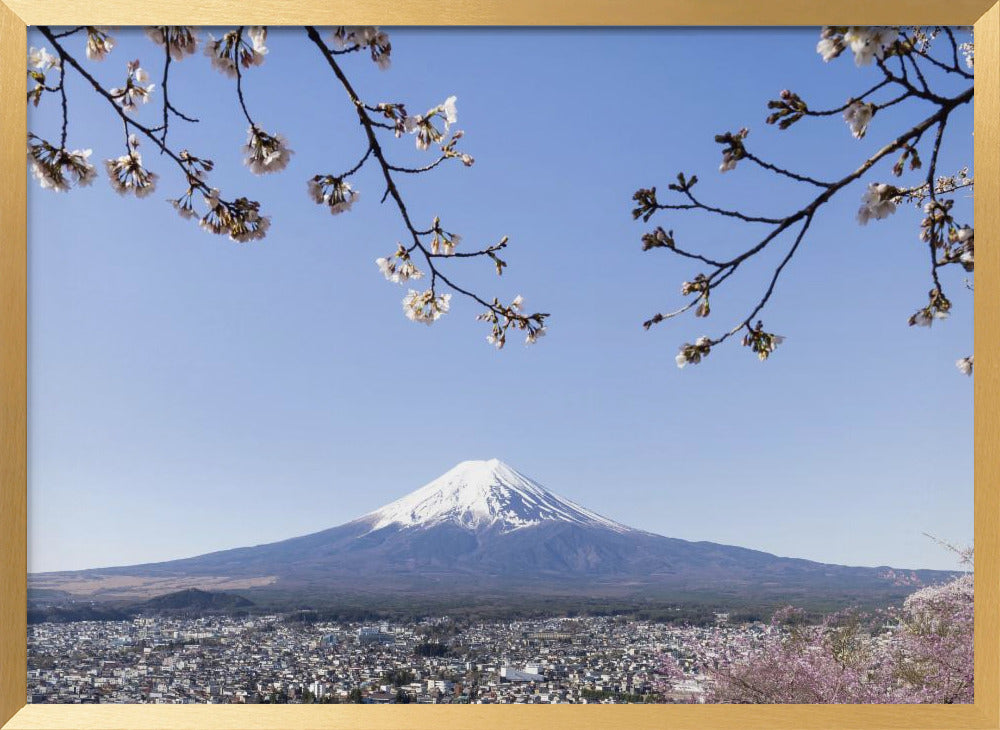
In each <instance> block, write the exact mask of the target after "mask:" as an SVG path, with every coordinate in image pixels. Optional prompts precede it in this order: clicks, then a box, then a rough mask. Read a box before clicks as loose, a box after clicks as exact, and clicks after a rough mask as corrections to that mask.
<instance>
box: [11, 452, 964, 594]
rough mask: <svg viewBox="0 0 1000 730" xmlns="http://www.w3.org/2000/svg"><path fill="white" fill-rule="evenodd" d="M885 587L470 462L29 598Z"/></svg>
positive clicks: (68, 578) (53, 578)
mask: <svg viewBox="0 0 1000 730" xmlns="http://www.w3.org/2000/svg"><path fill="white" fill-rule="evenodd" d="M361 486H363V485H359V487H361ZM665 488H667V486H665ZM178 531H179V534H183V526H180V527H179V530H178ZM897 572H898V571H897ZM907 572H909V571H907ZM891 575H892V573H891V572H890V571H889V570H888V569H887V568H884V567H882V568H857V567H846V566H842V565H828V564H825V563H815V562H811V561H808V560H799V559H795V558H781V557H777V556H774V555H770V554H768V553H764V552H760V551H757V550H748V549H746V548H740V547H734V546H730V545H719V544H716V543H711V542H689V541H687V540H679V539H676V538H671V537H664V536H662V535H655V534H653V533H649V532H644V531H642V530H636V529H632V528H630V527H627V526H625V525H622V524H620V523H618V522H615V521H613V520H610V519H607V518H606V517H602V516H601V515H598V514H596V513H594V512H592V511H590V510H588V509H586V508H584V507H581V506H580V505H578V504H575V503H574V502H572V501H570V500H568V499H565V498H563V497H560V496H557V495H556V494H554V493H553V492H550V491H549V490H547V489H545V488H544V487H542V486H541V485H539V484H538V483H537V482H535V481H533V480H532V479H530V478H528V477H526V476H524V475H523V474H521V473H520V472H518V471H516V470H515V469H513V468H512V467H510V466H508V465H506V464H504V463H503V462H501V461H498V460H497V459H490V460H488V461H464V462H462V463H460V464H458V465H457V466H455V467H454V468H452V469H451V470H450V471H448V472H446V473H445V474H443V475H442V476H440V477H439V478H437V479H435V480H434V481H432V482H430V483H429V484H427V485H425V486H423V487H421V488H420V489H417V490H416V491H414V492H411V493H409V494H407V495H406V496H404V497H402V498H401V499H398V500H396V501H395V502H391V503H389V504H387V505H385V506H384V507H382V508H380V509H377V510H375V511H374V512H370V513H368V514H367V515H364V516H362V517H359V518H358V519H356V520H353V521H351V522H347V523H345V524H342V525H340V526H338V527H332V528H330V529H327V530H323V531H321V532H316V533H313V534H311V535H304V536H302V537H295V538H291V539H288V540H282V541H280V542H273V543H269V544H266V545H256V546H254V547H244V548H236V549H233V550H222V551H219V552H215V553H208V554H206V555H199V556H197V557H193V558H186V559H183V560H172V561H169V562H163V563H150V564H146V565H132V566H125V567H115V568H104V569H97V570H86V571H74V572H67V573H43V574H36V575H31V576H29V587H31V588H32V589H33V590H34V591H39V590H41V591H48V592H49V593H50V594H51V593H52V592H56V593H58V594H67V595H71V596H75V597H80V596H88V597H89V598H90V599H101V598H114V599H126V598H135V597H138V596H145V597H148V596H150V595H155V594H156V593H157V592H158V593H168V592H170V591H172V590H177V589H186V588H206V589H210V590H220V589H232V590H239V591H240V592H241V593H242V594H246V595H257V596H263V595H264V594H267V593H270V595H271V597H272V599H274V600H279V599H277V598H274V597H275V596H278V597H281V599H280V600H286V601H288V600H292V601H293V600H295V597H297V596H298V597H302V596H308V597H309V600H310V601H311V600H314V599H316V600H327V599H328V600H342V599H343V597H344V596H355V597H357V598H356V600H358V601H362V600H363V601H373V600H377V598H378V597H385V598H387V599H391V600H393V601H395V600H397V599H398V598H399V597H401V596H405V597H411V596H412V597H417V596H422V597H425V598H426V597H430V598H432V599H433V600H439V599H448V600H451V599H453V598H455V599H456V600H457V598H456V597H458V596H465V597H466V599H467V600H476V601H481V600H483V597H484V596H489V597H491V598H490V599H489V600H491V601H492V600H493V599H494V598H495V599H496V600H507V599H508V598H510V597H513V596H517V595H522V596H535V597H538V596H545V597H547V598H548V597H555V596H558V597H560V599H562V598H566V597H569V596H583V597H587V600H591V599H593V598H595V597H597V596H604V597H609V598H610V597H617V598H628V599H629V600H633V599H634V600H642V601H645V600H647V599H650V598H656V599H659V600H663V599H667V600H675V599H679V598H680V597H683V598H684V599H685V600H692V598H695V597H698V596H709V597H715V598H716V599H717V598H718V596H730V597H732V596H736V597H741V598H742V597H749V596H754V597H757V598H761V597H764V598H767V599H768V600H772V599H773V600H776V601H785V602H792V601H794V600H796V599H797V598H800V597H802V596H812V597H822V598H823V599H824V600H830V601H835V602H839V603H842V604H846V603H850V602H854V601H865V600H873V599H874V598H876V597H877V598H878V599H880V600H894V599H898V598H900V597H901V596H903V595H905V594H906V592H907V591H908V590H912V589H906V588H905V587H900V586H898V585H897V584H894V583H893V581H892V580H891V579H889V578H887V576H891ZM915 575H916V576H917V577H918V578H919V579H920V580H922V581H924V582H928V581H934V580H941V579H942V578H943V577H947V574H943V573H940V572H938V571H916V573H915ZM248 592H249V593H248ZM269 600H270V599H269ZM699 600H700V599H699ZM706 600H707V599H706ZM712 600H715V599H712Z"/></svg>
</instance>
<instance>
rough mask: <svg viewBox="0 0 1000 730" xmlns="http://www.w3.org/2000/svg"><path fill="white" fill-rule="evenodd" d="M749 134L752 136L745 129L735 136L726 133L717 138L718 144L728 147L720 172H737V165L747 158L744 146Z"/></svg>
mask: <svg viewBox="0 0 1000 730" xmlns="http://www.w3.org/2000/svg"><path fill="white" fill-rule="evenodd" d="M748 134H750V130H749V129H747V128H746V127H743V128H742V129H741V130H740V131H739V132H736V133H735V134H734V133H733V132H726V133H725V134H718V135H716V136H715V141H716V142H718V143H719V144H724V145H726V146H725V148H723V150H722V164H721V165H719V172H729V171H730V170H735V169H736V163H737V162H739V161H740V160H742V159H743V158H744V157H745V156H746V153H747V151H746V148H745V147H744V146H743V140H745V139H746V138H747V135H748ZM692 184H693V183H692Z"/></svg>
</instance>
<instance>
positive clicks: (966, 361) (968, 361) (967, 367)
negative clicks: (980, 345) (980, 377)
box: [955, 355, 975, 375]
mask: <svg viewBox="0 0 1000 730" xmlns="http://www.w3.org/2000/svg"><path fill="white" fill-rule="evenodd" d="M974 357H975V355H969V356H968V357H962V358H959V359H958V360H956V361H955V367H957V368H958V370H959V372H961V373H962V374H963V375H972V366H973V359H974Z"/></svg>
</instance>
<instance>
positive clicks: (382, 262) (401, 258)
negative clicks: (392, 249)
mask: <svg viewBox="0 0 1000 730" xmlns="http://www.w3.org/2000/svg"><path fill="white" fill-rule="evenodd" d="M397 246H398V247H397V248H396V253H395V254H393V255H392V257H382V258H378V259H375V265H376V266H378V270H379V271H381V272H382V275H383V276H384V277H385V278H386V280H387V281H391V282H392V283H394V284H402V283H403V282H404V281H409V280H410V279H420V278H422V277H423V275H424V273H423V272H422V271H421V270H420V269H418V268H417V267H416V266H415V265H414V264H413V261H412V259H411V258H410V253H409V252H408V251H407V250H406V249H405V248H403V246H402V244H397Z"/></svg>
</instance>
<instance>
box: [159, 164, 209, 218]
mask: <svg viewBox="0 0 1000 730" xmlns="http://www.w3.org/2000/svg"><path fill="white" fill-rule="evenodd" d="M178 157H180V160H181V165H182V166H183V167H184V172H185V173H186V174H187V179H188V189H187V192H186V193H185V194H184V195H182V196H181V197H179V198H177V199H170V200H169V202H170V204H171V205H173V206H174V209H175V210H176V211H177V213H178V214H179V215H180V217H181V218H184V219H186V220H190V219H193V218H199V217H200V215H199V213H198V212H197V211H196V210H195V209H194V202H193V200H192V198H193V196H194V192H195V190H196V189H202V190H204V189H205V188H204V185H205V183H204V179H205V174H206V173H209V172H211V171H212V169H213V168H214V167H215V163H213V162H212V161H211V160H208V159H205V158H202V157H195V156H194V155H192V154H191V153H190V152H188V151H187V150H181V151H180V154H179V155H178Z"/></svg>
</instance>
